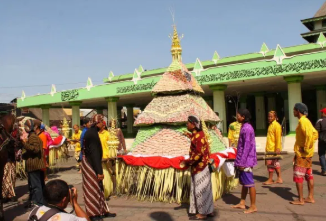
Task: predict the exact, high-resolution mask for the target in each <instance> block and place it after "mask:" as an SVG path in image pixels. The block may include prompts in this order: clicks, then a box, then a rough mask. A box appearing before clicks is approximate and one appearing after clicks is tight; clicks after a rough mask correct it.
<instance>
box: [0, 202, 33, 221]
mask: <svg viewBox="0 0 326 221" xmlns="http://www.w3.org/2000/svg"><path fill="white" fill-rule="evenodd" d="M24 214H25V216H28V215H27V214H26V210H25V208H24V204H17V205H15V206H11V207H10V208H6V209H5V220H14V219H15V218H16V217H19V216H23V215H24Z"/></svg>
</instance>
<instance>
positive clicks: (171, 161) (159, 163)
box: [121, 148, 237, 170]
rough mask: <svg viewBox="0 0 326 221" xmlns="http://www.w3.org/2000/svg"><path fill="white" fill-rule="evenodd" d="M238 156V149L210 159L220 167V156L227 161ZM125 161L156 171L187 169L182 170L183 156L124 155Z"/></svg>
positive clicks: (218, 154) (216, 154) (215, 154)
mask: <svg viewBox="0 0 326 221" xmlns="http://www.w3.org/2000/svg"><path fill="white" fill-rule="evenodd" d="M236 154H237V151H236V149H235V148H234V153H232V152H228V153H213V154H211V155H210V158H212V159H214V161H215V164H216V166H217V167H218V166H219V164H220V159H219V158H218V156H220V157H222V158H226V159H235V157H236ZM121 158H122V159H123V161H124V162H125V163H126V164H127V165H131V166H145V165H146V166H149V167H152V168H155V169H167V168H169V167H173V168H175V169H178V170H184V169H186V168H181V167H180V163H181V161H183V160H185V158H184V157H183V156H180V157H174V158H167V157H161V156H153V157H135V156H131V155H123V156H121Z"/></svg>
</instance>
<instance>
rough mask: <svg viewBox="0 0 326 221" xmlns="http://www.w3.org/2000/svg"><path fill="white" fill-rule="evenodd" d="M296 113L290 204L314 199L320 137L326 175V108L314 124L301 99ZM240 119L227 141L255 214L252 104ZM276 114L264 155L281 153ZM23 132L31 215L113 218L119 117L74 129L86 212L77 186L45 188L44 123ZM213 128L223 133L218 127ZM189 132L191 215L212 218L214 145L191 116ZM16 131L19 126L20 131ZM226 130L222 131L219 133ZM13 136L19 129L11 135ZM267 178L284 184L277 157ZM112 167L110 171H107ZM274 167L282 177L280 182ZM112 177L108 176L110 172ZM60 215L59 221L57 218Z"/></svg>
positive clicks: (11, 169) (8, 179) (6, 194)
mask: <svg viewBox="0 0 326 221" xmlns="http://www.w3.org/2000/svg"><path fill="white" fill-rule="evenodd" d="M293 114H294V116H295V117H297V118H298V119H299V122H298V126H297V128H296V137H295V138H296V141H295V144H294V153H295V154H294V155H295V156H294V159H293V165H294V166H293V181H294V182H295V183H296V187H297V191H298V200H295V201H292V202H290V203H291V204H293V205H304V204H305V203H314V202H315V200H314V195H313V194H314V180H313V174H312V157H313V154H314V148H313V147H314V143H315V141H316V140H317V139H318V138H319V139H318V154H319V160H320V164H321V170H322V171H321V172H322V175H326V162H325V161H326V160H325V151H326V108H325V109H323V110H321V114H322V118H321V119H320V120H318V121H317V123H316V125H315V127H314V126H313V125H312V123H311V122H310V120H309V119H308V118H307V116H308V108H307V106H306V105H305V104H303V103H297V104H295V106H294V108H293ZM236 119H237V121H236V122H234V123H232V124H231V125H230V126H229V133H228V139H229V146H230V147H231V148H237V155H236V159H235V162H234V166H235V168H236V177H237V178H239V182H240V184H241V185H242V190H241V200H240V202H239V204H237V205H235V206H233V208H236V209H243V210H244V213H253V212H256V211H257V206H256V189H255V182H254V176H253V171H254V167H255V166H256V165H257V156H256V142H255V132H254V129H253V127H252V125H251V124H250V120H251V115H250V112H249V111H248V110H247V109H240V110H238V112H237V116H236ZM277 120H278V118H277V113H276V112H275V111H270V112H269V113H268V122H269V127H268V131H267V142H266V153H267V155H268V154H272V155H279V154H281V151H282V144H281V142H282V127H281V125H280V124H279V123H278V122H277ZM24 129H25V131H26V132H27V133H28V138H26V139H24V140H23V141H22V145H23V148H22V150H23V151H22V157H23V159H24V160H25V163H26V166H25V168H26V172H27V174H28V187H29V200H28V203H27V205H26V208H27V209H29V210H30V211H31V213H30V216H29V217H30V219H31V220H33V219H34V220H37V219H40V218H41V217H42V216H44V217H47V219H48V220H60V219H61V220H65V219H68V218H71V220H81V221H84V220H102V219H103V218H105V217H115V216H116V214H115V213H111V212H110V210H109V207H108V205H107V202H106V198H107V197H108V196H109V195H114V188H112V185H113V183H114V175H115V171H114V163H115V160H114V159H115V158H116V157H117V155H118V154H124V153H126V151H127V150H126V145H125V140H124V137H123V134H122V131H121V130H120V129H119V128H117V127H116V121H115V120H114V119H112V120H111V121H110V122H109V129H108V128H107V126H106V122H105V121H104V116H103V115H101V114H96V115H95V116H94V117H93V119H92V120H91V121H90V120H88V119H85V120H84V122H83V130H80V128H79V126H78V125H74V126H73V133H72V136H71V139H68V142H70V143H71V144H72V145H74V147H75V154H74V157H75V159H76V161H77V165H76V168H77V169H78V170H79V172H80V173H81V174H82V180H83V182H82V188H83V195H84V202H85V209H86V211H84V210H83V209H81V207H80V206H79V205H78V202H77V197H78V194H77V190H76V188H73V187H69V186H68V184H67V183H66V182H65V181H63V180H52V181H49V182H48V183H47V184H46V185H45V181H47V180H48V178H47V173H46V171H47V166H48V156H49V146H50V145H51V140H52V139H51V136H50V135H49V134H48V133H47V132H46V130H45V126H44V125H43V124H42V123H41V122H40V121H38V120H31V119H29V120H26V122H25V124H24ZM214 129H215V130H217V131H218V130H221V128H220V126H217V125H216V126H215V127H214ZM187 130H188V132H185V135H186V136H187V137H188V138H189V139H190V141H191V145H190V150H189V159H187V160H184V161H182V162H181V164H182V165H183V166H187V167H190V168H191V189H190V208H189V213H190V214H193V216H191V217H190V219H191V220H204V219H207V218H208V217H212V216H214V206H213V196H212V185H211V176H210V170H209V164H210V159H209V156H210V149H209V143H208V141H207V137H206V135H205V133H204V131H203V125H202V122H201V121H200V120H199V117H198V116H189V118H188V123H187ZM16 132H17V131H16ZM219 133H220V134H221V131H219ZM13 135H14V134H13ZM16 155H17V154H15V152H10V153H9V158H8V162H7V164H6V167H5V174H4V178H3V181H4V182H3V191H2V196H3V198H4V199H6V200H12V201H15V200H17V199H16V196H15V191H14V187H15V179H16V178H15V163H14V162H15V158H16V157H17V156H16ZM266 167H267V171H268V179H267V180H266V182H264V183H263V184H264V185H270V184H273V183H278V184H282V183H283V179H282V176H281V165H280V162H279V160H278V159H272V160H266ZM105 172H106V173H105ZM274 172H276V174H277V179H276V181H275V182H274V179H273V175H274ZM104 174H109V176H110V179H109V180H110V182H108V181H105V182H103V180H104ZM105 178H106V180H107V179H108V177H105ZM304 179H305V180H306V181H307V185H308V196H307V197H306V198H304V196H303V181H304ZM248 192H249V195H250V202H251V204H250V207H249V208H248V209H246V202H245V201H246V196H247V195H248ZM69 202H70V203H71V205H72V206H73V208H74V211H75V214H76V215H72V214H68V213H66V212H65V211H64V209H65V208H66V207H67V205H68V203H69ZM54 217H56V219H52V218H54Z"/></svg>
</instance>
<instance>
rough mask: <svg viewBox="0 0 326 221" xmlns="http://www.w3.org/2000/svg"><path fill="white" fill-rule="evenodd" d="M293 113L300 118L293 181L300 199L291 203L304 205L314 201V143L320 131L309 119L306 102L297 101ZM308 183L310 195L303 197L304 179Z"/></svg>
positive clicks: (296, 138) (295, 145) (296, 131)
mask: <svg viewBox="0 0 326 221" xmlns="http://www.w3.org/2000/svg"><path fill="white" fill-rule="evenodd" d="M293 115H294V116H295V117H297V118H298V119H299V124H298V126H297V129H296V130H295V133H296V137H295V144H294V153H295V157H294V166H293V181H294V182H295V183H296V186H297V190H298V195H299V199H298V200H295V201H292V202H291V204H294V205H303V204H304V203H314V202H315V200H314V180H313V175H312V157H313V155H314V143H315V141H316V140H317V139H318V132H317V131H316V129H315V128H314V127H313V126H312V124H311V122H310V120H308V118H307V115H308V108H307V106H306V105H305V104H304V103H296V104H295V105H294V108H293ZM304 178H305V179H306V181H307V183H308V191H309V195H308V197H307V198H305V199H304V198H303V180H304Z"/></svg>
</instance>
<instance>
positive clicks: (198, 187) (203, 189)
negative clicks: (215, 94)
mask: <svg viewBox="0 0 326 221" xmlns="http://www.w3.org/2000/svg"><path fill="white" fill-rule="evenodd" d="M187 129H188V131H190V132H191V133H187V132H186V133H185V135H186V136H188V137H189V138H190V140H191V145H190V151H189V159H188V160H185V161H184V162H182V165H183V166H190V167H191V189H190V208H189V213H190V214H196V215H195V216H192V217H190V218H189V219H190V220H205V219H207V217H211V216H213V212H214V205H213V194H212V184H211V174H210V172H209V168H208V162H209V146H208V143H207V140H206V138H205V134H204V132H203V131H202V126H201V122H200V120H199V119H198V117H196V116H189V117H188V122H187Z"/></svg>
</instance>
